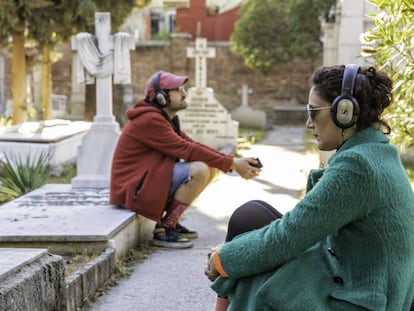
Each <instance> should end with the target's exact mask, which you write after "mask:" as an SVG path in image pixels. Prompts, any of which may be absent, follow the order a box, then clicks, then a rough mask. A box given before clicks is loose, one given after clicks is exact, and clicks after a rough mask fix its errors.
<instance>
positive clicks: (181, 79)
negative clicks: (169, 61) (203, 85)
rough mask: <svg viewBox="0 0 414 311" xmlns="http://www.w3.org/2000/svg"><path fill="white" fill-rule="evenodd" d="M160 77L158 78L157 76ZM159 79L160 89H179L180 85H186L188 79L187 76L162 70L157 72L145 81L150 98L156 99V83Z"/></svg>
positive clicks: (146, 92) (146, 93) (146, 94)
mask: <svg viewBox="0 0 414 311" xmlns="http://www.w3.org/2000/svg"><path fill="white" fill-rule="evenodd" d="M158 75H159V77H158V78H157V76H158ZM157 80H158V90H159V91H161V90H173V89H178V88H179V87H180V86H182V85H184V83H186V82H187V81H188V77H187V76H176V75H175V74H172V73H169V72H165V71H160V72H157V73H155V74H154V75H153V76H152V77H151V78H149V79H148V80H147V82H146V83H145V96H148V98H149V100H151V101H152V100H154V97H155V90H154V84H156V83H157Z"/></svg>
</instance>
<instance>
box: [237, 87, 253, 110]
mask: <svg viewBox="0 0 414 311" xmlns="http://www.w3.org/2000/svg"><path fill="white" fill-rule="evenodd" d="M238 93H239V94H241V96H242V101H241V102H242V106H243V107H245V106H248V105H249V94H252V93H253V91H252V89H250V88H249V87H248V86H247V84H243V85H242V87H241V89H239V90H238Z"/></svg>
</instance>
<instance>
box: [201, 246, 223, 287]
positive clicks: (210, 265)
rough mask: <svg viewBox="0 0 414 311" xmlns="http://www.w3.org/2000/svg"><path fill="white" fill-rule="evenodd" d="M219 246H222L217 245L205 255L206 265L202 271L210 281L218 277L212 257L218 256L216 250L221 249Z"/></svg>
mask: <svg viewBox="0 0 414 311" xmlns="http://www.w3.org/2000/svg"><path fill="white" fill-rule="evenodd" d="M221 245H222V244H219V245H217V246H216V247H214V248H213V249H211V250H210V251H209V252H208V254H207V265H206V268H205V269H204V274H205V275H206V276H207V278H208V279H209V280H210V281H214V280H215V279H217V277H219V275H220V274H219V273H218V272H217V270H216V267H215V266H214V256H218V255H217V250H218V249H219V248H220V247H221Z"/></svg>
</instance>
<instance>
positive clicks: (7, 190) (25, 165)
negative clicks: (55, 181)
mask: <svg viewBox="0 0 414 311" xmlns="http://www.w3.org/2000/svg"><path fill="white" fill-rule="evenodd" d="M50 159H51V154H50V153H49V152H42V153H40V154H39V155H38V156H31V155H30V154H28V156H27V157H26V159H22V158H21V157H20V156H18V155H15V154H6V153H4V159H3V160H2V161H0V202H5V201H9V200H12V199H14V198H17V197H19V196H21V195H23V194H25V193H27V192H30V191H32V190H34V189H37V188H40V187H41V186H43V185H44V184H46V182H47V180H48V177H49V174H50V170H51V166H50Z"/></svg>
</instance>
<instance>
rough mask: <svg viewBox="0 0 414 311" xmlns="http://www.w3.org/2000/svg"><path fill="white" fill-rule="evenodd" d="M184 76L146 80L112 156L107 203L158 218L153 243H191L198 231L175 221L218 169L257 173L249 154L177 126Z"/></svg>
mask: <svg viewBox="0 0 414 311" xmlns="http://www.w3.org/2000/svg"><path fill="white" fill-rule="evenodd" d="M187 81H188V78H187V77H185V76H177V75H174V74H172V73H168V72H157V73H155V74H154V75H153V76H152V77H151V78H149V79H148V81H147V82H146V84H145V94H146V97H145V99H142V100H139V101H138V102H137V103H136V105H135V106H134V107H133V108H131V109H129V110H128V111H127V116H128V119H129V122H128V123H127V125H126V126H125V127H124V129H123V130H122V133H121V136H120V137H119V140H118V144H117V146H116V149H115V153H114V156H113V160H112V172H111V187H110V203H111V204H115V205H125V206H126V207H127V208H128V209H130V210H132V211H135V212H136V213H138V214H140V215H142V216H144V217H147V218H149V219H152V220H154V221H156V222H157V224H156V226H155V229H154V236H153V244H155V245H157V246H163V247H171V248H187V247H191V246H192V242H191V241H190V240H189V238H196V237H197V233H196V232H194V231H191V230H189V229H187V228H185V227H184V226H182V225H180V224H179V223H178V221H179V219H180V217H181V215H182V214H183V213H184V212H185V210H186V209H187V207H188V206H189V205H190V204H191V203H192V202H193V201H194V199H196V198H197V196H198V195H199V194H200V193H201V192H202V191H203V190H204V188H205V187H206V186H207V185H208V184H209V183H210V182H211V180H212V179H213V177H214V175H215V173H216V172H217V169H218V170H221V171H222V172H229V171H231V170H235V171H236V172H237V173H238V174H239V175H240V176H241V177H243V178H245V179H250V178H253V177H255V176H256V175H257V174H259V172H260V169H259V168H256V167H254V165H255V164H257V160H256V159H254V158H234V157H232V156H231V155H228V154H224V153H221V152H219V151H217V150H215V149H213V148H210V147H208V146H206V145H203V144H201V143H198V142H196V141H194V140H192V139H191V138H190V137H189V136H188V135H186V134H185V133H184V132H182V131H180V126H179V120H178V116H177V112H178V111H180V110H182V109H185V108H186V107H187V103H186V102H185V98H186V95H187V93H186V90H185V89H184V84H185V83H186V82H187Z"/></svg>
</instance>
